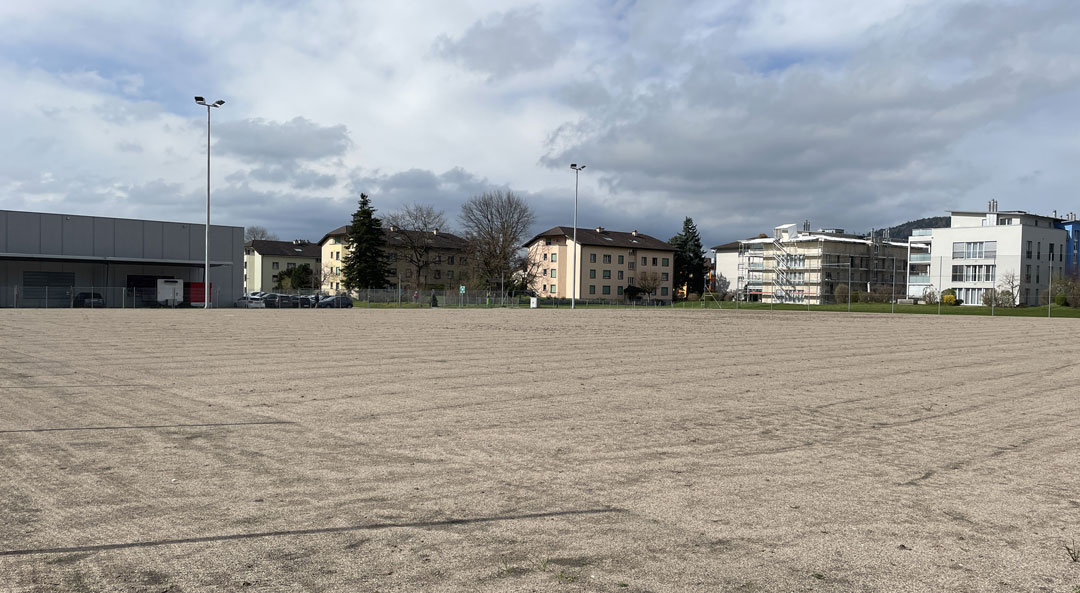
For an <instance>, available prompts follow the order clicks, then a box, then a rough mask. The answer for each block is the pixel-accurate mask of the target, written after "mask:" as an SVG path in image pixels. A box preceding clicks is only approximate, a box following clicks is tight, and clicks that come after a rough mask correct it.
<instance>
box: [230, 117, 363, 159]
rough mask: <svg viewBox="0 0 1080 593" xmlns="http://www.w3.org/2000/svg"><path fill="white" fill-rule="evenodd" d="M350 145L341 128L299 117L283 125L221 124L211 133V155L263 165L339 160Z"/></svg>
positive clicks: (256, 122) (255, 122)
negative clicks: (216, 153) (212, 143)
mask: <svg viewBox="0 0 1080 593" xmlns="http://www.w3.org/2000/svg"><path fill="white" fill-rule="evenodd" d="M351 145H352V141H351V140H350V139H349V131H348V129H347V128H346V127H345V126H344V125H342V124H338V125H335V126H320V125H318V124H316V123H314V122H312V121H311V120H308V119H305V118H303V117H296V118H293V119H292V120H290V121H287V122H283V123H282V122H273V121H266V120H264V119H247V120H243V121H234V122H224V123H221V124H218V125H217V126H216V127H215V130H214V149H215V152H219V153H221V154H226V155H233V156H236V157H238V158H240V159H243V160H245V161H249V162H258V163H267V164H280V163H284V162H293V161H297V160H306V161H314V160H318V159H327V158H335V157H341V156H343V155H344V154H345V153H346V151H348V149H349V147H350V146H351Z"/></svg>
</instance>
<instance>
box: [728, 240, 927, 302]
mask: <svg viewBox="0 0 1080 593" xmlns="http://www.w3.org/2000/svg"><path fill="white" fill-rule="evenodd" d="M809 224H810V223H809V222H806V223H804V228H803V229H802V230H799V229H798V228H797V225H794V224H786V225H781V226H778V227H776V228H774V229H773V236H772V237H761V238H757V239H747V240H745V241H739V244H740V250H739V273H738V285H737V286H734V287H732V288H733V289H737V290H738V298H740V299H742V300H748V301H758V300H760V301H762V302H766V303H807V304H812V305H822V304H830V303H835V302H837V298H836V294H837V293H836V290H837V287H838V286H840V285H844V286H845V287H846V292H847V293H848V294H849V295H851V296H852V298H854V295H855V293H857V292H867V293H874V294H875V295H878V298H881V299H882V300H892V299H893V298H899V297H901V296H903V295H904V294H906V293H907V292H906V288H905V286H904V279H905V273H904V271H905V270H906V269H907V253H908V246H907V244H905V243H898V242H893V241H889V240H885V239H881V238H873V237H863V236H860V235H850V234H845V233H844V232H843V230H842V229H823V230H818V231H811V230H810V229H809ZM845 298H846V297H845Z"/></svg>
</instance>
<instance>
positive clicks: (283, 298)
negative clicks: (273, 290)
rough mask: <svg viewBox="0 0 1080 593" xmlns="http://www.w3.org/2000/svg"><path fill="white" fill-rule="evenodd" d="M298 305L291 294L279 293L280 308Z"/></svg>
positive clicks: (290, 307)
mask: <svg viewBox="0 0 1080 593" xmlns="http://www.w3.org/2000/svg"><path fill="white" fill-rule="evenodd" d="M295 306H296V303H295V300H294V299H293V296H292V295H291V294H279V295H278V308H279V309H292V308H293V307H295Z"/></svg>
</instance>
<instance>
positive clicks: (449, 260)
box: [446, 255, 454, 266]
mask: <svg viewBox="0 0 1080 593" xmlns="http://www.w3.org/2000/svg"><path fill="white" fill-rule="evenodd" d="M446 263H447V264H448V265H451V266H452V265H454V256H452V255H448V256H446Z"/></svg>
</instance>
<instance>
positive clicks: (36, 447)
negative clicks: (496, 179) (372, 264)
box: [0, 309, 1080, 593]
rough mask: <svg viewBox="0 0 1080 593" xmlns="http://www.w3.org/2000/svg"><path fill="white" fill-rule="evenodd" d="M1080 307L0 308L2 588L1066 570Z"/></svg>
mask: <svg viewBox="0 0 1080 593" xmlns="http://www.w3.org/2000/svg"><path fill="white" fill-rule="evenodd" d="M1078 328H1080V325H1078V324H1077V321H1076V320H1070V319H1053V320H1040V319H1019V318H994V319H991V318H963V317H943V318H935V317H926V316H917V315H908V316H888V315H844V314H835V313H814V314H806V313H775V314H773V313H767V312H752V313H751V312H745V311H744V312H741V313H734V312H732V311H726V312H725V311H672V310H651V311H645V310H629V311H628V310H590V311H580V310H579V311H568V310H557V311H555V310H539V311H529V310H491V311H460V310H420V311H394V310H389V311H387V310H364V309H355V310H346V311H329V310H320V311H311V310H296V311H274V310H270V311H255V310H252V311H247V310H218V311H191V310H189V311H117V310H106V311H71V310H59V311H55V310H54V311H43V310H38V311H31V310H19V311H14V310H4V311H0V591H207V590H225V591H630V592H634V591H637V592H643V591H653V592H661V591H679V592H682V591H739V592H753V591H898V592H900V591H935V592H940V591H972V592H975V591H978V592H992V591H1002V592H1006V591H1007V592H1013V591H1055V592H1058V591H1061V592H1066V593H1073V591H1074V588H1075V587H1076V586H1077V585H1080V563H1074V562H1071V561H1070V559H1069V557H1068V555H1067V553H1066V551H1065V545H1066V544H1070V545H1071V544H1072V543H1073V542H1074V541H1075V542H1076V543H1077V544H1080V469H1078V467H1077V464H1078V461H1080V441H1078V438H1077V436H1078V435H1080V413H1078V412H1080V394H1078V392H1080V387H1078V386H1080V366H1078V365H1077V361H1078V360H1080V341H1078V340H1077V339H1076V335H1077V329H1078Z"/></svg>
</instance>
